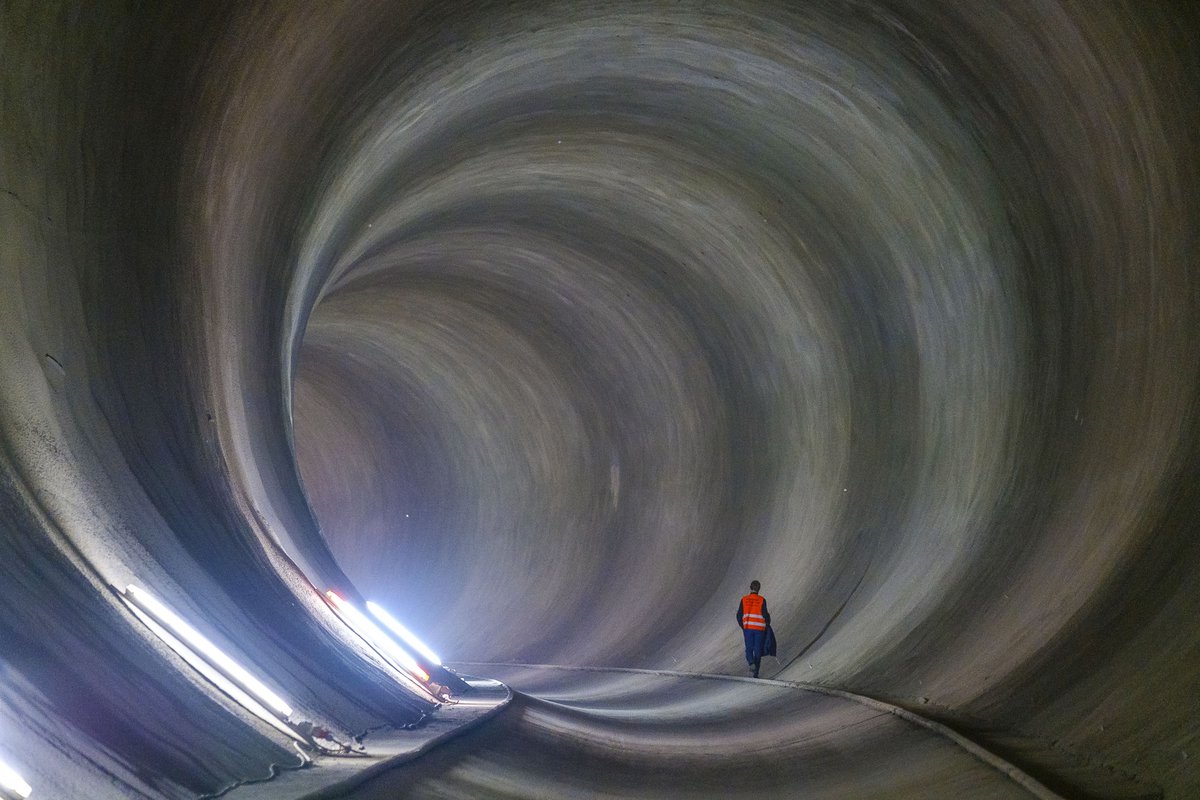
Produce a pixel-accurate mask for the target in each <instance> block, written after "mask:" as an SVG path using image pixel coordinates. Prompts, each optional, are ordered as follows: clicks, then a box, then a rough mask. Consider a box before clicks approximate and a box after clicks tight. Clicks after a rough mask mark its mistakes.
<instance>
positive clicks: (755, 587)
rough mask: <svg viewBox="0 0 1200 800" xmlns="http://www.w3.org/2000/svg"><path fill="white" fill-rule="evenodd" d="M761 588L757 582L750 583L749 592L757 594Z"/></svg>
mask: <svg viewBox="0 0 1200 800" xmlns="http://www.w3.org/2000/svg"><path fill="white" fill-rule="evenodd" d="M761 588H762V584H761V583H759V582H758V581H750V591H752V592H757V591H758V590H759V589H761Z"/></svg>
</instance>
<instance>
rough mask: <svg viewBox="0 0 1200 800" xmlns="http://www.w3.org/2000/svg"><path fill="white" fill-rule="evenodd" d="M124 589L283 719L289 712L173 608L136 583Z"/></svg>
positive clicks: (280, 700)
mask: <svg viewBox="0 0 1200 800" xmlns="http://www.w3.org/2000/svg"><path fill="white" fill-rule="evenodd" d="M125 592H126V594H128V595H130V596H132V598H133V600H134V601H135V602H136V603H137V604H138V605H139V606H141V607H142V609H143V610H145V611H146V612H147V613H149V614H150V615H152V616H153V617H155V618H156V619H157V620H158V621H159V622H161V623H163V624H164V625H165V626H166V627H168V628H170V629H171V631H172V632H173V633H174V634H175V635H176V636H178V637H179V638H181V639H183V641H185V642H187V644H188V645H189V646H191V647H192V648H194V649H195V650H198V651H200V653H201V654H202V655H203V656H204V657H205V658H207V659H208V660H209V661H210V662H212V663H213V664H214V665H215V666H217V667H218V668H219V669H221V670H222V671H223V672H224V673H225V674H226V675H228V676H229V677H230V678H232V679H233V680H235V681H237V682H238V683H239V684H241V685H242V686H243V687H245V689H246V690H247V691H249V692H250V693H251V694H253V695H254V696H256V697H257V698H258V699H259V700H261V701H262V702H263V703H265V704H266V705H268V706H270V707H271V708H272V709H274V710H275V711H276V712H278V713H279V714H281V715H282V716H283V717H284V719H287V718H288V717H290V716H291V715H292V708H291V706H289V705H288V704H287V703H285V702H284V701H283V699H282V698H281V697H280V696H279V695H277V694H275V693H274V692H272V691H271V690H270V689H268V688H267V687H266V685H265V684H263V682H262V681H260V680H259V679H258V678H255V677H254V676H253V675H251V674H250V673H249V672H247V671H246V669H245V668H244V667H242V665H241V664H238V663H237V662H236V661H234V660H233V659H232V658H230V657H229V656H227V655H225V653H224V652H223V651H221V650H220V649H219V648H218V647H217V646H216V645H214V644H213V643H212V642H210V641H209V640H208V639H206V638H205V637H204V636H203V635H201V633H200V632H199V631H197V630H196V629H195V628H193V627H192V626H191V625H189V624H187V623H186V622H184V621H183V619H181V618H180V617H179V616H178V615H177V614H176V613H175V612H174V611H172V610H171V609H169V608H167V607H166V606H165V605H163V604H162V603H161V602H159V601H158V599H157V598H155V597H154V596H153V595H151V594H150V593H149V592H147V591H145V590H144V589H139V588H138V587H137V586H129V587H127V588H126V589H125Z"/></svg>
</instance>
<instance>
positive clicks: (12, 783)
mask: <svg viewBox="0 0 1200 800" xmlns="http://www.w3.org/2000/svg"><path fill="white" fill-rule="evenodd" d="M0 790H3V791H6V792H10V793H12V794H15V795H16V796H17V797H19V798H21V800H25V798H26V797H29V793H30V792H32V791H33V787H32V786H30V785H29V784H28V783H26V782H25V780H24V779H23V778H22V777H21V776H20V775H18V774H17V772H16V770H14V769H13V768H12V767H10V766H9V765H8V764H5V763H4V762H3V761H0Z"/></svg>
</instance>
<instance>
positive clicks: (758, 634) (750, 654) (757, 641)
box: [742, 629, 766, 678]
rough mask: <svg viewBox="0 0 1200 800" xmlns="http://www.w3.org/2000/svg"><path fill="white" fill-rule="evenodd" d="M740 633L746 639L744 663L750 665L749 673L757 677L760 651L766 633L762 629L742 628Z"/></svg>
mask: <svg viewBox="0 0 1200 800" xmlns="http://www.w3.org/2000/svg"><path fill="white" fill-rule="evenodd" d="M742 635H743V637H744V638H745V640H746V664H748V665H749V667H750V674H751V675H752V676H754V677H755V678H757V677H758V667H759V664H760V662H761V661H762V651H763V644H764V641H765V639H766V633H765V632H764V631H753V630H748V629H743V630H742Z"/></svg>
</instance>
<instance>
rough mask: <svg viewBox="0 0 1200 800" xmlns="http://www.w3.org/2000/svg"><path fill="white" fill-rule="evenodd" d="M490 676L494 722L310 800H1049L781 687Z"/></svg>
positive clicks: (865, 716) (653, 677)
mask: <svg viewBox="0 0 1200 800" xmlns="http://www.w3.org/2000/svg"><path fill="white" fill-rule="evenodd" d="M472 669H473V671H480V668H479V667H478V666H474V667H472ZM487 671H488V673H489V674H491V675H492V676H493V677H495V678H497V679H498V680H501V681H503V682H505V683H506V684H508V685H509V687H510V688H512V689H513V692H514V697H513V701H512V702H511V703H510V704H509V706H508V707H507V708H506V709H505V710H504V711H503V712H502V713H500V714H499V715H497V716H496V717H494V718H492V719H489V720H488V721H485V722H483V723H482V724H480V725H479V726H477V727H475V728H472V729H471V730H469V731H467V732H466V733H464V734H463V735H461V736H458V737H456V738H454V739H453V740H451V741H449V742H447V743H445V744H443V745H441V746H439V747H438V748H436V749H435V750H433V751H431V752H429V753H428V754H426V755H424V756H422V757H421V758H420V759H417V760H415V761H410V762H408V763H405V764H403V765H400V766H398V767H397V768H395V769H391V770H389V771H387V772H384V773H382V774H379V775H376V776H375V777H373V778H372V779H370V780H369V781H367V782H365V783H363V784H361V785H359V786H358V787H357V788H356V789H355V790H354V791H353V792H351V793H348V794H321V795H319V796H320V797H353V798H361V799H362V800H375V799H379V800H382V799H383V798H397V797H413V798H450V797H455V798H464V797H488V798H496V797H513V798H517V797H520V798H563V797H585V796H586V797H647V798H651V797H653V798H662V797H689V798H709V797H711V798H717V797H720V798H734V797H763V796H767V797H806V798H826V797H828V798H833V797H838V798H845V797H855V798H901V797H903V798H912V797H922V798H961V797H972V798H1029V797H1054V796H1055V795H1053V794H1050V793H1049V792H1046V791H1045V790H1042V789H1041V787H1040V786H1039V785H1037V784H1036V783H1033V782H1032V781H1030V780H1029V779H1027V778H1025V777H1024V776H1021V775H1019V774H1018V775H1016V776H1015V777H1014V775H1012V774H1007V773H1006V772H1005V771H1002V769H1000V768H997V766H996V765H995V764H989V763H986V762H985V761H984V760H982V759H981V758H980V757H979V756H978V754H974V753H972V752H969V751H968V750H966V749H964V748H963V746H962V745H961V744H960V743H958V742H956V741H954V740H952V739H950V738H947V737H946V736H945V735H942V734H940V733H938V732H937V731H936V730H933V729H930V728H928V727H925V726H922V725H920V724H916V723H914V722H913V721H912V720H910V719H906V718H903V717H900V716H897V715H896V714H894V713H891V712H889V711H888V710H886V709H881V708H878V707H872V706H871V705H866V704H863V703H861V702H856V701H855V700H852V699H849V698H844V697H837V696H830V695H826V694H822V693H819V692H816V691H809V690H805V689H801V688H798V687H796V686H795V685H789V684H785V683H782V682H774V681H751V680H748V679H738V678H728V679H724V680H722V679H719V678H714V677H712V676H684V675H678V674H662V673H648V672H633V671H604V670H574V669H561V668H544V667H524V666H500V665H496V666H494V667H489V668H488V670H487ZM1023 783H1024V785H1023ZM313 797H316V796H315V795H314V796H313Z"/></svg>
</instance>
